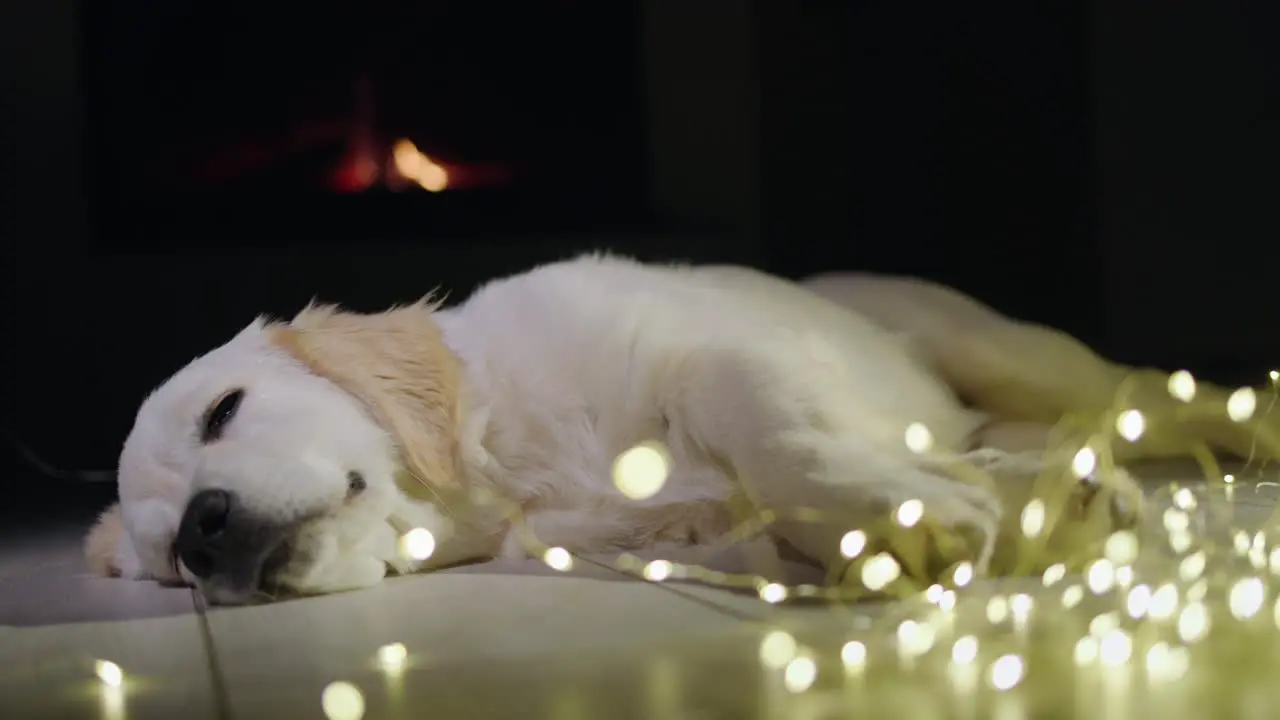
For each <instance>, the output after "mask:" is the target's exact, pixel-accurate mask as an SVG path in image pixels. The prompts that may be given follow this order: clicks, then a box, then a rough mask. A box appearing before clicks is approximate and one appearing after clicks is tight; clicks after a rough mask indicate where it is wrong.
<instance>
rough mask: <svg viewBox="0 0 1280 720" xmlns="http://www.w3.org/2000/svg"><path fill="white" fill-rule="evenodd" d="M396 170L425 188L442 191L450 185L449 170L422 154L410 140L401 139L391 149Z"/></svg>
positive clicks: (430, 190)
mask: <svg viewBox="0 0 1280 720" xmlns="http://www.w3.org/2000/svg"><path fill="white" fill-rule="evenodd" d="M391 161H392V163H394V164H395V167H396V172H398V173H400V175H401V177H404V178H405V179H407V180H412V181H414V182H416V183H418V185H419V186H421V187H422V189H423V190H427V191H429V192H440V191H441V190H444V189H445V188H447V187H448V186H449V171H447V170H445V169H444V168H443V167H441V166H440V165H439V164H437V163H436V162H435V161H433V160H432V159H431V158H429V157H427V156H426V155H424V154H422V152H421V151H420V150H418V148H417V146H415V145H414V144H413V143H412V142H411V141H409V140H399V141H397V142H396V144H395V145H394V146H393V147H392V149H391Z"/></svg>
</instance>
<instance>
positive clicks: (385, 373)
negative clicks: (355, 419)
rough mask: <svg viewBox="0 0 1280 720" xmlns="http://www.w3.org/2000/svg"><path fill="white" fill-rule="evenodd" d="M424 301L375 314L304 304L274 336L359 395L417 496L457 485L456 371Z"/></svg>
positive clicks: (458, 389)
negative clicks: (385, 434) (397, 456)
mask: <svg viewBox="0 0 1280 720" xmlns="http://www.w3.org/2000/svg"><path fill="white" fill-rule="evenodd" d="M436 307H437V306H436V305H435V304H434V303H432V302H430V301H429V300H424V301H422V302H419V303H417V304H414V305H410V306H407V307H400V308H394V309H392V310H389V311H387V312H384V313H379V314H375V315H362V314H357V313H349V312H343V311H341V310H339V309H338V308H336V307H334V306H332V305H310V306H308V307H307V308H306V309H304V310H303V311H302V312H301V313H299V314H298V316H297V317H296V318H294V319H293V322H291V323H290V324H289V325H280V326H275V327H271V328H269V329H268V332H270V333H271V337H272V340H273V342H275V343H276V345H277V346H278V347H280V348H282V349H284V350H285V351H286V352H288V353H289V354H290V355H292V356H293V357H295V358H296V359H298V360H299V361H300V362H302V363H304V364H305V365H306V366H307V367H308V368H310V369H311V371H312V372H314V373H315V374H316V375H319V376H321V377H323V378H326V379H328V380H330V381H331V382H333V383H334V384H336V385H337V386H338V387H340V388H342V389H343V390H345V391H346V392H348V393H350V394H351V395H352V396H354V397H355V398H356V399H357V400H359V401H360V402H361V403H362V404H363V405H364V406H365V408H366V410H367V411H368V412H369V414H370V415H371V416H372V417H373V418H374V420H375V421H376V422H377V423H378V424H379V425H381V426H382V428H383V429H384V430H386V431H387V432H388V433H389V434H390V435H391V436H392V439H393V440H394V441H395V443H396V447H397V449H398V450H399V452H400V456H401V460H402V462H403V463H404V466H405V469H406V470H408V471H409V473H410V474H412V475H413V476H414V477H415V478H416V480H417V482H418V483H421V484H422V485H423V486H425V487H415V486H414V484H409V486H408V487H405V488H404V489H405V490H406V491H408V492H410V493H411V494H413V495H415V496H417V497H421V498H422V499H432V498H433V497H434V495H435V493H434V492H432V491H439V490H446V489H450V488H455V487H457V486H458V484H459V478H458V475H457V469H458V434H457V433H458V420H459V414H460V409H459V400H460V393H461V371H460V368H459V362H458V359H457V357H456V356H455V355H454V354H453V352H452V351H451V350H450V349H449V348H448V346H446V345H445V343H444V340H443V338H442V337H441V334H440V328H439V327H438V326H437V325H436V323H435V321H434V320H433V319H432V317H431V315H432V312H433V311H434V310H435V309H436Z"/></svg>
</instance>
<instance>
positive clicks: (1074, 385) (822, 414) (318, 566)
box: [86, 255, 1158, 604]
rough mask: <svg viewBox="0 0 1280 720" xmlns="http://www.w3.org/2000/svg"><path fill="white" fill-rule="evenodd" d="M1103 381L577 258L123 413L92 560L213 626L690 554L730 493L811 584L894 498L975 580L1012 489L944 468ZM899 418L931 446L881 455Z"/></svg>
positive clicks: (883, 291)
mask: <svg viewBox="0 0 1280 720" xmlns="http://www.w3.org/2000/svg"><path fill="white" fill-rule="evenodd" d="M1045 342H1055V343H1057V345H1056V346H1052V347H1050V346H1046V345H1044V344H1043V343H1045ZM1064 348H1066V349H1064ZM1124 374H1125V373H1124V372H1122V369H1121V368H1115V367H1113V366H1111V365H1109V364H1107V363H1106V362H1105V361H1102V360H1101V359H1099V358H1096V357H1095V356H1093V355H1092V354H1091V353H1089V352H1088V351H1087V350H1085V349H1084V348H1082V347H1079V345H1078V344H1074V345H1073V344H1071V341H1069V339H1063V338H1062V337H1060V336H1059V335H1057V334H1054V333H1053V332H1052V331H1049V330H1045V329H1042V328H1034V327H1031V326H1025V325H1021V324H1019V323H1015V322H1013V321H1011V320H1008V319H1006V318H1003V317H1001V316H999V315H997V314H996V313H994V312H993V311H991V310H988V309H986V308H983V307H981V306H979V305H977V304H976V303H975V302H973V301H972V300H969V299H968V298H965V297H963V296H960V295H958V294H956V293H954V292H951V291H949V290H946V289H944V288H939V287H937V286H933V285H928V284H925V283H920V282H917V281H911V280H896V279H892V278H874V277H862V276H855V275H842V276H828V277H823V278H817V279H814V280H813V281H811V282H810V283H808V284H807V286H806V285H805V284H794V283H790V282H787V281H784V280H780V279H776V278H773V277H770V276H767V275H764V274H761V273H757V272H754V271H751V270H747V269H743V268H733V267H686V266H659V265H646V264H641V263H638V262H634V261H631V260H628V259H623V258H616V257H609V256H600V255H592V256H585V257H580V258H576V259H572V260H568V261H564V262H558V263H553V264H549V265H545V266H542V267H539V268H536V269H533V270H531V271H529V272H526V273H523V274H520V275H516V276H513V277H510V278H506V279H502V280H498V281H495V282H492V283H490V284H488V285H486V286H484V287H482V288H481V289H480V290H478V291H477V292H476V293H475V294H474V295H473V296H472V297H471V298H470V299H468V300H467V301H466V302H465V303H463V304H461V305H459V306H457V307H454V308H451V309H440V308H439V307H437V306H436V305H435V304H433V303H431V302H422V303H418V304H415V305H411V306H407V307H401V308H396V309H392V310H389V311H387V312H384V313H381V314H374V315H360V314H354V313H349V312H344V311H342V310H340V309H338V308H335V307H329V306H310V307H308V308H306V309H304V310H303V311H302V312H301V313H300V314H299V315H298V316H297V317H295V318H294V319H293V320H292V321H291V322H288V323H282V322H273V321H267V320H263V319H258V320H255V321H254V322H252V323H251V324H250V325H249V326H248V327H246V328H245V329H244V330H242V331H241V332H240V333H239V334H238V335H236V336H235V337H234V338H232V339H231V340H230V341H229V342H227V343H226V344H225V345H223V346H221V347H219V348H217V349H215V350H213V351H211V352H209V353H208V354H206V355H204V356H203V357H200V358H198V359H196V360H194V361H193V362H191V363H190V364H189V365H188V366H187V367H185V368H183V369H182V370H180V371H179V372H178V373H177V374H175V375H174V376H173V377H172V378H170V379H169V380H168V381H166V382H165V383H164V384H163V385H161V386H160V387H159V388H158V389H156V390H155V391H154V392H153V393H152V394H151V395H150V396H149V397H147V398H146V400H145V401H144V402H143V403H142V406H141V408H140V409H139V411H138V415H137V419H136V423H135V425H134V427H133V430H132V431H131V433H130V434H129V436H128V438H127V440H126V441H125V444H124V448H123V451H122V453H121V456H120V464H119V492H120V502H119V504H118V505H116V506H113V507H112V508H111V509H109V510H108V511H107V512H106V513H105V514H104V515H103V516H102V518H101V519H100V520H99V522H98V524H97V525H96V526H95V527H94V528H93V529H92V530H91V531H90V534H89V537H88V538H87V542H86V552H87V554H88V556H89V559H90V562H91V564H92V565H93V567H94V568H95V569H97V570H98V571H99V572H102V573H106V574H113V575H119V576H123V577H126V578H136V579H155V580H159V581H162V582H187V583H194V584H195V585H196V586H197V587H198V588H199V589H200V590H201V591H202V592H203V594H204V595H205V596H206V597H207V598H208V599H209V600H210V601H211V602H214V603H223V604H236V603H243V602H247V601H250V600H253V599H256V598H260V597H264V595H265V594H266V592H267V591H270V592H275V591H277V590H279V591H288V592H294V593H304V594H305V593H326V592H335V591H341V590H347V589H355V588H362V587H368V586H371V585H375V584H377V583H378V582H380V581H381V580H382V579H383V578H384V577H385V576H386V575H387V574H388V573H389V572H390V573H404V572H410V571H413V570H419V569H430V568H433V567H440V566H443V565H448V564H455V563H460V562H466V561H473V560H481V559H486V558H491V557H495V556H500V555H504V554H508V555H517V556H519V555H522V554H524V553H525V552H526V551H525V545H524V544H523V543H522V542H521V537H522V536H523V534H524V532H526V531H527V532H528V533H530V534H532V535H533V536H535V537H536V538H538V540H540V541H541V542H542V543H545V544H546V545H550V546H560V547H563V548H565V549H567V550H569V551H570V552H575V553H577V552H600V551H611V550H621V549H629V548H640V547H644V546H646V545H648V544H651V543H655V542H658V541H676V542H699V541H702V540H706V539H710V538H714V537H716V536H718V535H720V534H722V533H724V532H726V531H727V530H728V529H729V527H730V524H731V516H730V513H729V508H730V507H731V506H734V503H736V502H738V501H740V500H742V499H743V498H744V497H745V498H746V499H749V500H750V501H751V502H752V503H755V504H756V505H757V506H758V507H762V508H765V509H770V510H774V511H776V512H777V513H779V518H780V520H779V522H777V523H775V524H774V525H773V526H772V528H771V531H772V532H773V533H774V534H775V536H776V537H777V538H778V539H779V540H782V541H785V542H786V543H788V544H790V545H791V546H793V547H794V548H795V549H797V550H799V551H800V552H802V553H804V554H806V555H807V556H808V557H809V558H811V559H812V560H813V561H815V562H818V563H824V564H829V565H832V566H834V565H835V564H837V563H841V562H844V561H843V559H842V558H841V557H840V553H839V547H840V539H841V537H842V536H843V535H844V534H845V533H846V532H847V531H848V530H849V529H850V528H852V527H864V526H865V527H871V526H873V525H875V524H876V523H879V522H881V521H882V520H883V519H884V518H886V517H888V516H890V515H892V513H893V512H894V511H895V509H897V508H899V507H900V506H901V505H902V504H903V503H906V502H908V501H913V500H918V501H920V502H921V503H922V508H923V518H922V520H921V522H920V523H919V527H920V528H922V529H924V530H925V531H926V532H930V533H934V534H936V535H939V536H943V535H947V536H953V537H957V538H964V539H965V542H964V543H959V544H954V543H953V544H952V545H949V546H948V547H952V548H959V549H957V550H955V552H956V553H958V554H959V555H962V556H964V557H967V558H968V559H971V560H972V561H973V562H974V563H975V565H976V567H977V568H978V570H979V571H980V572H982V571H985V570H987V569H988V566H989V564H990V561H991V559H992V557H994V555H995V548H996V543H997V539H998V537H999V535H1000V533H1001V530H1000V528H1001V527H1002V523H1004V521H1005V520H1006V519H1007V518H1008V517H1010V516H1016V515H1017V513H1018V512H1019V510H1020V509H1021V506H1020V505H1017V504H1015V501H1014V500H1011V499H1010V498H1014V497H1020V495H1019V494H1020V493H1021V494H1022V495H1025V494H1026V492H1027V488H1026V487H1025V485H1026V484H1027V483H1029V482H1030V480H1029V479H1028V478H1027V477H1026V476H1025V474H1023V475H1019V474H1016V473H1015V474H1013V475H1007V474H1006V476H1004V477H1005V479H1003V480H999V481H998V482H997V483H996V485H995V486H983V485H982V484H975V483H971V482H966V481H964V480H963V479H960V478H957V477H956V476H955V474H954V473H953V472H951V470H950V469H949V467H950V464H951V463H953V462H954V461H955V460H956V459H957V458H963V457H965V456H971V455H972V454H973V453H974V452H975V451H976V452H978V453H979V454H982V455H983V457H987V458H990V457H998V456H1000V454H1001V453H1002V452H1003V451H1004V449H1012V450H1021V449H1028V448H1033V447H1036V446H1038V445H1039V444H1041V443H1042V442H1043V439H1044V437H1045V433H1044V428H1046V427H1047V426H1048V425H1049V424H1052V423H1053V422H1054V421H1055V420H1056V418H1057V417H1059V416H1061V415H1062V414H1063V413H1065V412H1069V411H1072V410H1078V409H1081V407H1083V406H1091V405H1094V404H1097V405H1100V406H1105V405H1106V403H1107V402H1108V401H1109V400H1110V396H1111V394H1112V393H1113V392H1114V391H1115V387H1116V385H1117V383H1119V382H1120V381H1121V379H1122V377H1123V375H1124ZM917 425H923V426H924V427H925V428H927V430H928V435H929V437H930V439H931V447H930V448H929V452H926V453H921V452H919V450H920V448H918V447H917V448H914V449H912V448H909V447H908V444H907V443H906V442H904V434H905V433H907V430H908V428H910V427H914V426H917ZM1008 428H1023V429H1024V430H1025V429H1026V428H1030V429H1031V431H1030V432H1029V433H1027V432H1022V434H1021V435H1019V437H1021V438H1022V439H1021V440H1019V443H1022V445H1025V446H1026V447H1022V446H1019V447H1009V448H1004V447H1003V443H1002V441H1001V440H1000V439H999V438H1001V437H1003V436H1002V435H1001V433H1002V432H1003V431H1004V430H1006V429H1008ZM1014 434H1015V435H1016V434H1017V433H1014ZM1027 438H1030V440H1029V441H1028V440H1027ZM645 441H656V442H660V443H662V445H663V446H665V449H666V452H667V453H668V454H669V459H670V474H669V477H668V478H667V480H666V482H665V484H663V485H662V487H661V489H660V490H658V491H657V492H656V493H655V494H653V495H652V496H651V497H647V498H644V499H639V500H637V499H633V498H628V497H626V496H624V495H623V494H622V493H620V492H619V490H618V489H617V488H616V487H615V485H614V481H613V475H612V465H613V463H614V461H615V458H617V456H618V455H619V454H620V453H622V452H624V451H626V450H627V449H629V448H631V447H633V446H636V445H637V444H638V443H642V442H645ZM1014 444H1015V445H1017V444H1018V443H1014ZM1002 448H1003V449H1002ZM1156 454H1158V453H1156ZM1105 475H1106V476H1105V477H1093V478H1090V479H1088V480H1087V481H1086V482H1085V483H1084V485H1086V486H1088V487H1086V489H1087V490H1088V492H1087V493H1085V495H1084V498H1085V500H1087V501H1089V502H1093V503H1094V505H1098V506H1103V507H1102V513H1103V515H1104V516H1105V517H1106V518H1107V520H1106V525H1107V528H1112V527H1119V526H1124V525H1127V524H1130V523H1132V522H1133V521H1134V518H1135V516H1136V513H1137V511H1138V503H1139V500H1138V498H1139V497H1140V494H1139V493H1138V492H1137V489H1136V487H1135V486H1134V485H1133V483H1132V481H1131V480H1130V479H1129V478H1128V477H1127V476H1126V475H1125V474H1124V473H1123V472H1122V471H1117V472H1114V473H1107V474H1105ZM997 477H1001V475H1000V474H997ZM1071 481H1072V482H1079V481H1076V480H1074V479H1072V480H1071ZM1002 484H1010V485H1018V484H1021V485H1022V486H1023V487H1009V488H1006V489H1007V490H1008V491H1009V492H1007V493H1006V492H1005V489H1002V487H1001V485H1002ZM1099 486H1101V487H1102V488H1103V489H1104V490H1106V492H1098V487H1099ZM513 508H514V509H516V510H518V511H519V515H520V517H522V518H523V522H522V528H523V529H522V530H521V532H517V531H516V529H515V527H514V525H513V516H512V514H511V512H510V510H511V509H513ZM796 508H817V509H821V510H822V511H823V512H824V513H825V517H826V518H827V519H826V520H824V521H822V522H801V521H799V520H797V519H794V518H793V517H792V516H791V515H789V514H788V511H789V510H792V509H796ZM412 528H423V529H426V530H427V531H429V532H430V534H431V537H432V538H433V539H434V541H435V547H434V553H432V554H431V555H430V558H429V559H428V560H426V561H425V562H422V563H418V562H415V561H413V560H411V559H407V557H406V556H405V555H404V554H403V553H402V552H400V549H399V543H400V542H401V541H402V538H403V536H404V533H405V532H406V531H408V530H409V529H412ZM948 559H949V560H960V559H964V558H963V557H959V556H958V557H955V558H948Z"/></svg>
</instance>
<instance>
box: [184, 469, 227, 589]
mask: <svg viewBox="0 0 1280 720" xmlns="http://www.w3.org/2000/svg"><path fill="white" fill-rule="evenodd" d="M231 505H232V497H231V494H230V493H228V492H226V491H225V490H202V491H200V492H198V493H196V494H195V496H193V497H192V498H191V500H190V502H188V503H187V509H186V511H185V512H184V513H183V515H182V522H181V524H180V525H179V526H178V541H177V548H176V549H177V552H178V557H179V558H180V559H181V560H182V564H183V565H186V566H187V569H188V570H190V571H191V573H192V574H193V575H195V576H196V577H198V578H208V577H210V576H211V575H213V574H214V573H215V572H217V571H218V570H219V566H221V565H224V564H225V562H226V560H228V558H227V557H226V554H227V552H228V550H229V549H230V548H229V544H228V542H227V538H226V533H227V524H228V522H229V521H230V518H231Z"/></svg>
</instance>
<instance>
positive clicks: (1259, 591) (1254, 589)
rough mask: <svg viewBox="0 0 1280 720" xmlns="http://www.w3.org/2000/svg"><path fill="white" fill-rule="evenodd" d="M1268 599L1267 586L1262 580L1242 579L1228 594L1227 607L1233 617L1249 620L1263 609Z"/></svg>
mask: <svg viewBox="0 0 1280 720" xmlns="http://www.w3.org/2000/svg"><path fill="white" fill-rule="evenodd" d="M1266 597H1267V586H1266V585H1264V584H1263V582H1262V580H1261V579H1260V578H1256V577H1251V578H1242V579H1240V580H1237V581H1236V583H1235V584H1234V585H1232V586H1231V591H1230V592H1229V593H1228V594H1227V606H1228V608H1229V609H1230V610H1231V615H1232V617H1234V618H1236V619H1237V620H1248V619H1249V618H1251V617H1253V616H1254V615H1257V614H1258V611H1259V610H1261V609H1262V603H1263V602H1265V601H1266Z"/></svg>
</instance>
